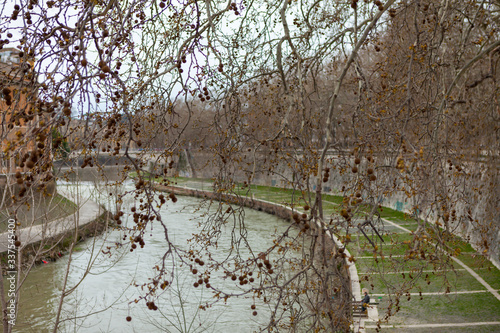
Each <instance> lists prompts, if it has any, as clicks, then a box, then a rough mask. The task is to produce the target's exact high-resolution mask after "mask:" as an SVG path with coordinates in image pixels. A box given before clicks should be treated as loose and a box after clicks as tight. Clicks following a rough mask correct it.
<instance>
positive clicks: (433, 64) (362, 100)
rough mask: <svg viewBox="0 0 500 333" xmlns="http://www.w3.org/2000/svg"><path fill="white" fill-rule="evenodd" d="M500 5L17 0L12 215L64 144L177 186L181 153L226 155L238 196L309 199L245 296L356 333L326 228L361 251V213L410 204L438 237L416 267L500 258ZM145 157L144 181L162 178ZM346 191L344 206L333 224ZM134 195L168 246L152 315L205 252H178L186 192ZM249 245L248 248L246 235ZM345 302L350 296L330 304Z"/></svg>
mask: <svg viewBox="0 0 500 333" xmlns="http://www.w3.org/2000/svg"><path fill="white" fill-rule="evenodd" d="M499 10H500V2H499V1H497V0H482V1H480V0H474V1H458V0H451V1H449V0H442V1H430V0H403V1H398V2H396V1H395V0H387V1H384V2H382V1H368V0H364V1H361V0H351V1H309V0H290V1H289V0H285V1H247V0H244V1H237V2H234V3H233V2H231V1H219V0H205V1H197V0H194V1H193V0H189V1H184V0H176V1H170V0H162V1H156V0H155V1H146V0H131V1H117V0H109V1H99V0H56V1H52V0H51V1H45V0H43V1H42V0H30V1H27V0H26V1H24V0H23V1H17V2H16V4H14V3H12V4H10V3H7V2H4V3H3V4H2V5H0V17H1V19H0V22H1V23H0V36H1V37H0V45H1V46H0V47H2V48H3V49H2V50H0V51H6V50H11V51H9V52H11V53H12V54H13V56H15V57H17V58H16V59H15V60H14V61H11V62H8V61H7V60H5V61H3V60H2V67H1V68H0V70H1V73H0V79H1V89H2V91H1V93H2V100H1V101H0V107H1V109H2V114H1V117H2V125H1V126H2V127H1V131H0V135H1V138H2V154H3V156H4V158H3V161H4V165H3V167H4V169H3V170H4V171H3V172H4V173H7V174H8V173H13V172H15V171H19V172H22V175H21V176H19V177H17V179H20V180H21V181H19V182H17V183H16V184H17V185H16V186H17V187H16V190H13V191H12V193H11V195H9V196H10V199H9V200H7V201H4V202H3V203H4V204H5V205H8V207H9V209H10V210H11V211H12V212H15V211H16V210H17V209H19V207H21V206H22V205H25V204H26V202H28V200H29V199H28V197H29V196H28V195H27V194H26V193H28V192H29V191H31V189H32V188H34V187H36V188H37V191H40V189H41V190H42V191H43V189H44V188H45V187H46V186H47V184H49V182H51V181H53V179H52V178H53V174H52V164H51V163H52V161H53V159H54V157H58V156H59V154H61V152H62V150H60V149H58V148H60V147H62V146H63V145H64V144H65V142H66V144H68V145H69V147H71V149H72V150H73V151H79V152H81V156H82V157H83V158H84V160H83V165H81V166H79V167H82V168H85V167H87V166H89V165H92V164H93V163H96V162H94V159H93V157H94V156H95V155H96V154H98V153H111V154H115V155H118V154H125V156H126V157H131V156H130V154H129V153H130V151H131V150H136V149H142V150H141V152H142V153H143V154H144V155H145V156H150V155H148V154H150V153H151V152H154V153H155V159H156V161H157V163H158V164H159V165H163V166H165V170H162V171H160V172H161V173H163V172H168V169H169V168H168V166H169V165H170V166H172V163H171V161H173V157H175V156H178V155H179V152H183V151H189V153H194V152H197V151H201V152H203V153H205V154H207V153H209V154H210V159H209V162H208V164H210V166H211V167H213V170H217V172H215V173H214V174H213V175H212V177H213V179H214V184H215V185H214V186H215V189H214V190H215V191H216V192H218V193H220V194H221V195H222V194H228V193H233V192H234V191H235V187H237V186H240V185H238V184H242V183H244V184H247V185H249V184H254V183H257V182H258V180H259V179H262V178H263V177H266V176H272V177H274V178H275V179H279V180H281V181H282V184H284V185H285V186H286V187H288V188H293V189H295V190H296V196H297V200H300V205H301V206H300V207H298V206H297V207H295V209H296V210H297V211H298V212H297V214H296V216H295V215H294V219H295V222H297V223H295V224H296V226H297V225H298V228H296V230H297V231H298V235H297V233H292V232H290V234H283V235H278V236H277V238H276V243H275V246H273V247H272V248H270V249H269V250H268V252H266V253H262V254H260V257H259V254H255V256H254V257H253V258H251V259H248V258H246V257H245V258H242V257H240V256H239V255H238V248H237V247H235V248H234V249H233V250H234V251H235V255H236V258H238V260H237V262H236V263H233V266H231V267H232V268H231V271H230V270H229V269H227V270H226V271H225V273H226V274H227V277H228V279H230V278H231V277H233V276H235V277H240V276H241V277H243V280H242V281H245V280H246V279H247V278H248V277H249V275H248V274H249V273H250V272H255V273H254V274H257V272H260V273H259V274H261V275H260V276H261V278H260V283H258V284H253V285H252V286H251V287H248V288H246V289H242V291H241V294H242V295H243V294H249V295H256V297H261V298H263V299H265V300H266V301H269V300H272V301H273V302H275V304H277V305H276V308H275V309H274V311H273V312H272V314H271V316H270V320H269V322H268V325H267V327H263V329H269V330H274V331H284V330H287V329H289V330H291V331H293V330H299V331H306V330H311V331H320V330H324V331H328V332H333V331H336V330H340V331H343V330H346V329H347V328H348V326H349V319H348V316H346V314H347V313H349V312H350V310H349V307H350V301H351V299H350V296H352V295H350V294H349V280H348V278H347V276H346V274H345V269H344V266H343V258H342V253H339V252H337V251H338V249H337V247H336V246H335V245H334V244H333V241H332V240H331V239H330V238H329V237H327V236H326V235H325V230H329V232H330V234H329V235H337V236H338V237H339V238H340V239H341V240H342V242H343V243H344V244H347V243H349V241H350V240H349V237H347V236H346V232H348V231H349V230H350V229H352V228H353V227H356V226H357V223H359V221H360V219H363V220H367V221H373V223H375V221H376V220H377V219H376V217H377V214H378V213H379V211H380V210H379V209H380V207H379V205H380V204H381V201H380V200H381V198H401V200H402V201H407V202H408V203H409V205H410V207H411V210H412V211H411V213H412V214H413V215H414V216H415V219H416V220H417V221H419V223H421V226H420V227H419V228H418V230H417V231H416V232H415V237H414V240H413V241H412V248H411V250H409V252H408V253H407V255H408V258H409V259H412V258H414V257H415V256H417V257H418V256H420V255H421V256H422V258H429V257H428V256H434V257H435V258H437V257H441V256H442V253H441V252H440V251H441V250H442V249H445V250H448V249H449V242H451V241H452V239H453V236H452V234H453V233H458V234H466V233H468V234H472V235H475V236H474V237H475V238H474V242H475V245H477V246H478V247H479V248H480V250H481V251H482V250H484V253H485V255H489V254H490V253H497V255H498V252H499V251H500V250H499V248H498V225H499V224H498V216H499V211H498V201H497V200H498V197H500V193H499V188H500V186H499V182H498V179H499V177H498V174H499V170H498V166H499V165H500V164H499V160H498V159H499V148H500V147H499V126H498V124H499V123H500V122H499V118H500V104H499V100H498V99H499V90H498V89H499V88H498V87H499V84H498V82H497V79H498V78H499V74H498V73H497V66H498V61H499V59H500V57H499V51H500V39H499V29H500V26H499V25H500V19H499ZM9 54H10V53H9ZM186 154H187V153H186ZM131 160H132V162H131V163H132V164H131V166H130V167H129V169H128V170H127V171H136V172H140V171H141V170H144V169H146V168H147V165H146V164H145V162H141V161H140V160H135V159H131ZM5 161H7V162H5ZM23 171H24V172H23ZM328 182H330V183H331V184H333V185H334V186H335V187H336V189H337V190H338V191H340V192H341V195H343V196H344V201H343V204H342V205H341V207H340V208H339V211H338V213H339V214H336V215H331V216H329V215H326V214H325V213H324V211H323V206H324V202H323V199H322V198H323V197H322V194H323V193H322V191H323V189H324V186H323V185H324V183H328ZM165 183H168V181H167V180H165ZM129 195H131V196H136V197H137V198H141V199H143V203H142V204H141V205H140V206H138V207H137V208H136V210H135V208H134V211H127V212H126V213H127V214H131V215H132V216H133V219H134V222H135V227H134V228H131V229H130V230H128V231H127V232H128V233H129V235H130V239H132V241H131V242H130V245H129V246H132V245H135V243H137V244H141V243H142V242H147V239H146V237H144V233H145V231H146V230H148V226H149V225H150V224H152V223H155V224H159V225H161V226H163V227H164V229H163V231H164V233H165V240H166V241H167V243H168V245H169V249H168V251H167V252H166V253H165V255H164V257H163V264H164V265H163V267H161V268H160V269H159V270H158V273H157V276H156V278H155V280H154V281H152V282H151V286H150V288H149V292H147V293H145V294H144V295H143V296H142V299H141V301H143V300H146V301H147V303H146V304H147V306H148V307H150V308H154V307H155V303H154V301H155V297H156V296H155V290H157V289H158V288H163V289H164V288H167V287H168V283H166V282H171V279H172V274H171V272H169V271H168V270H167V268H166V267H167V265H166V263H167V262H168V261H169V260H170V259H171V258H174V257H175V258H177V259H180V260H181V261H184V262H186V263H188V264H191V261H190V260H191V259H195V258H197V259H198V255H199V253H196V252H193V251H182V250H180V249H179V248H177V247H176V245H175V244H173V243H171V242H170V238H169V233H168V229H167V228H166V226H165V225H164V224H163V222H162V220H161V216H160V214H159V210H158V207H161V206H162V205H169V204H173V201H175V196H173V195H171V196H170V197H168V196H167V195H165V196H161V197H160V198H158V197H157V196H154V191H153V189H152V182H148V181H146V180H145V179H143V178H142V176H140V177H139V180H138V181H137V184H136V189H135V191H134V193H131V194H129ZM361 197H362V198H363V199H360V198H361ZM221 199H222V200H223V201H224V200H225V199H224V198H223V197H221ZM117 200H118V203H119V202H120V200H121V199H120V198H118V199H117ZM297 202H299V201H297ZM214 205H217V204H214ZM221 205H222V204H221ZM304 206H307V210H306V209H305V208H304ZM221 207H222V206H220V208H219V209H218V210H217V213H215V215H213V216H211V217H210V219H209V220H208V221H207V224H208V225H209V226H210V228H208V227H207V228H205V229H204V230H205V231H204V232H202V233H201V234H200V235H198V237H199V238H198V244H202V245H203V246H205V247H206V250H207V251H210V248H211V246H212V245H213V242H214V239H215V238H214V237H216V235H217V232H218V230H219V229H220V228H221V226H222V224H223V223H224V221H225V220H226V217H227V216H228V215H232V216H235V217H237V218H239V219H242V218H243V216H242V215H239V212H240V211H239V208H237V207H236V206H235V207H234V209H232V210H231V209H228V210H225V209H222V208H221ZM302 211H304V217H302V215H301V214H302ZM123 213H124V212H121V211H117V212H116V215H115V219H116V220H117V221H119V220H120V218H122V216H123ZM425 220H428V221H430V222H435V223H434V224H433V227H428V225H427V226H426V224H425ZM305 226H307V227H305ZM309 226H311V228H309ZM312 226H321V227H320V228H312ZM235 228H236V227H235ZM238 228H243V229H242V230H244V224H239V226H238ZM294 228H295V227H294ZM312 229H314V230H313V231H311V230H312ZM156 230H159V229H156ZM240 231H241V230H240ZM292 234H293V236H292ZM233 237H234V238H235V239H234V241H235V243H237V244H241V243H240V242H241V240H242V239H244V238H245V237H246V233H245V232H243V231H242V232H235V233H233ZM423 239H426V240H427V241H429V242H433V243H435V244H437V246H436V247H434V248H433V247H430V246H428V242H424V241H422V240H423ZM134 248H135V247H134ZM289 248H298V249H300V251H298V253H299V257H300V258H299V259H297V257H290V256H289V255H288V249H289ZM136 251H140V248H137V249H136ZM374 251H376V250H374ZM275 253H277V257H278V258H279V259H278V260H276V262H274V263H269V262H267V263H265V262H266V261H267V259H266V256H267V255H270V254H273V255H274V254H275ZM198 260H199V259H198ZM443 260H445V259H444V258H443ZM264 266H265V267H264ZM292 266H293V268H294V270H293V271H294V272H296V274H291V275H286V274H285V275H284V274H281V275H280V274H276V273H273V270H274V271H276V272H280V271H281V270H282V269H285V267H288V268H290V267H292ZM206 267H207V272H210V271H216V270H219V269H222V268H221V267H224V263H218V262H213V261H211V262H207V263H206ZM207 274H208V273H207ZM207 276H208V275H207ZM334 290H335V292H336V293H337V292H339V293H340V294H342V291H344V292H345V293H344V294H343V295H344V296H342V297H344V298H342V297H337V298H336V299H335V301H332V297H331V296H332V294H331V293H332V292H333V291H334ZM214 293H215V294H216V295H217V298H216V300H224V299H228V298H229V299H230V298H231V297H233V296H237V295H235V294H231V293H227V292H226V291H225V290H215V289H214ZM143 304H144V302H141V303H139V304H138V305H137V306H143ZM285 304H288V305H285ZM297 309H300V311H299V310H297Z"/></svg>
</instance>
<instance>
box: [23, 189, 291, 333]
mask: <svg viewBox="0 0 500 333" xmlns="http://www.w3.org/2000/svg"><path fill="white" fill-rule="evenodd" d="M58 188H59V189H60V190H61V191H75V189H76V188H77V187H76V186H75V185H74V184H71V183H66V184H59V185H58ZM133 188H134V187H133V185H132V184H131V183H129V184H128V185H125V186H124V187H121V188H119V189H118V191H123V190H132V189H133ZM116 190H117V189H116V188H114V190H113V191H116ZM78 191H80V192H81V193H82V197H86V196H89V195H91V196H93V198H94V200H99V201H100V202H101V203H103V204H104V205H106V206H108V208H109V209H111V210H114V209H113V205H114V204H113V201H112V200H109V199H106V198H110V196H109V192H110V189H109V188H105V187H103V186H97V188H96V186H95V184H93V183H90V182H89V183H80V184H79V185H78ZM200 203H201V200H200V199H196V198H191V197H179V198H178V201H177V202H176V203H175V204H173V203H172V202H170V201H169V203H168V205H166V206H164V207H162V208H161V210H160V212H161V216H162V219H163V221H165V224H166V225H167V227H168V230H169V237H170V239H171V241H172V242H173V243H174V244H176V245H178V246H179V247H180V248H181V249H188V245H187V240H188V239H189V238H191V237H192V234H193V233H195V232H197V230H199V224H200V222H203V221H204V219H206V217H200V214H201V212H202V211H203V210H201V211H198V212H195V211H196V209H197V208H198V207H200ZM132 204H135V202H134V201H133V199H128V200H125V201H124V203H123V206H122V209H123V210H124V211H130V210H129V206H130V205H132ZM244 214H245V226H246V229H247V231H248V242H249V244H250V246H251V248H252V250H253V251H255V252H256V253H258V251H265V250H266V249H267V248H269V247H270V246H272V242H273V239H274V237H273V235H275V234H276V232H280V231H281V232H282V231H283V230H285V229H286V228H288V227H289V223H287V222H286V221H283V220H281V219H279V218H277V217H275V216H272V215H269V214H266V213H263V212H258V211H254V210H250V209H244ZM128 224H129V225H133V221H128ZM230 233H231V228H228V230H223V233H222V237H221V238H220V240H219V242H218V247H217V249H214V252H213V256H214V258H215V259H221V258H225V257H226V256H227V254H228V253H229V248H230V247H231V237H230ZM164 237H165V236H164V234H163V229H162V228H159V227H157V226H154V227H153V229H152V230H149V229H148V232H147V233H146V235H145V236H144V239H145V241H146V246H145V247H144V248H143V249H138V250H136V251H134V252H130V244H129V243H128V244H127V243H126V242H124V241H123V233H122V231H119V230H114V231H111V232H109V233H106V234H104V235H101V236H99V237H95V238H92V239H87V240H86V241H85V242H83V243H80V244H78V248H77V251H76V253H75V254H74V255H73V257H72V261H71V265H70V266H69V274H68V286H70V287H73V286H76V288H75V290H74V291H73V292H72V293H71V294H70V295H69V296H68V297H67V298H66V299H65V303H64V306H63V312H62V318H64V319H65V321H64V322H63V324H62V329H61V330H60V331H61V332H92V333H94V332H141V333H145V332H232V333H233V332H253V331H255V330H257V329H258V328H259V326H261V325H262V324H264V323H266V321H267V320H268V318H269V312H270V306H272V304H266V305H264V304H263V303H260V302H259V300H254V299H252V298H251V296H246V297H240V298H236V297H234V298H230V299H229V300H228V302H227V304H224V302H219V303H216V304H215V305H214V306H213V307H211V308H209V309H208V310H206V311H204V310H200V309H199V306H200V304H204V303H205V302H206V301H210V300H213V293H212V290H211V289H207V288H205V287H204V286H203V287H198V288H194V287H193V283H194V282H195V277H194V276H193V274H192V273H191V272H190V269H189V267H188V266H186V265H180V264H179V263H178V262H173V263H171V267H170V268H171V269H172V272H173V278H172V281H173V282H172V286H171V287H170V288H167V289H166V291H165V292H163V294H161V295H160V297H159V300H158V301H157V302H156V304H157V305H158V308H159V310H158V311H151V310H148V309H147V307H146V306H145V303H144V301H140V302H139V303H138V304H135V303H134V302H133V301H134V300H135V299H137V298H138V297H139V296H140V295H143V294H144V293H141V292H140V288H138V287H135V286H134V284H138V285H140V284H143V283H146V282H148V279H150V278H152V277H153V276H154V271H153V270H152V268H153V267H154V266H155V265H156V264H158V263H159V262H160V258H161V256H162V255H163V254H164V253H165V251H166V249H167V245H166V242H165V238H164ZM116 243H121V244H123V246H121V247H118V248H115V244H116ZM106 246H111V247H113V248H115V249H114V250H113V251H112V252H111V255H107V254H106V255H105V254H103V253H102V251H101V250H102V249H103V248H104V249H106ZM68 257H69V256H68V255H66V256H63V257H62V258H61V259H60V260H58V261H56V262H52V263H49V264H45V265H41V266H38V267H35V268H34V269H33V270H32V271H31V273H30V274H29V275H28V277H27V279H26V282H25V284H24V285H23V288H22V294H21V307H20V309H19V313H18V320H17V325H16V328H15V332H48V331H51V328H52V327H53V322H54V319H55V313H56V309H57V306H58V302H59V297H60V294H61V289H62V285H63V280H64V276H65V275H66V270H67V269H68ZM90 263H91V265H90ZM89 266H91V268H90V269H88V268H89ZM174 268H175V269H174ZM82 277H84V278H83V279H82ZM210 282H211V284H212V286H214V287H216V288H224V289H225V290H229V291H231V290H232V291H234V292H238V291H241V289H240V288H239V285H238V284H236V283H234V282H233V281H231V280H230V279H223V278H222V277H220V276H219V277H217V276H214V277H212V279H211V280H210ZM236 282H237V281H236ZM252 304H256V305H257V310H258V314H257V315H256V316H254V315H253V314H252V312H253V310H251V308H250V306H251V305H252ZM127 316H131V317H132V320H131V321H130V322H128V321H127V320H126V317H127Z"/></svg>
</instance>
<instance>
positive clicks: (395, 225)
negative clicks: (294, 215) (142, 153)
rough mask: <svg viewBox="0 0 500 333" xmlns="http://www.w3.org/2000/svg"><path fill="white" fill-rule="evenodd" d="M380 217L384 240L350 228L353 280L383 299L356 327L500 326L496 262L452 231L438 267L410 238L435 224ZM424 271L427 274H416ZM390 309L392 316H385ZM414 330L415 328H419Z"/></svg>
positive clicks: (392, 214) (200, 183)
mask: <svg viewBox="0 0 500 333" xmlns="http://www.w3.org/2000/svg"><path fill="white" fill-rule="evenodd" d="M173 181H174V182H175V183H176V185H177V186H185V187H190V188H196V189H203V190H210V189H211V187H212V185H213V184H212V183H211V182H210V181H209V180H208V181H207V180H202V179H188V178H176V179H175V180H173ZM235 192H236V193H238V194H239V195H241V196H242V197H247V198H249V197H250V198H259V199H263V198H264V199H265V200H266V201H268V202H274V203H279V204H282V205H287V206H289V207H301V206H303V205H304V204H305V203H304V202H302V201H301V200H297V198H296V197H295V196H293V193H292V192H291V190H289V189H283V188H278V187H266V186H261V185H252V186H251V188H249V187H244V186H243V185H241V184H240V186H237V187H236V188H235ZM242 200H244V199H242ZM341 203H342V197H340V196H334V195H324V206H323V207H324V209H325V216H335V215H338V214H340V207H341ZM380 217H381V219H380V220H379V221H378V222H377V230H378V231H379V232H380V233H381V236H382V238H383V239H384V241H383V242H381V240H380V239H378V238H377V237H376V236H375V237H373V236H374V235H370V234H371V233H370V234H367V235H364V234H363V233H362V232H361V231H360V230H354V231H352V232H351V233H350V236H349V239H350V242H349V244H348V246H347V249H349V250H350V253H351V254H352V256H353V263H355V264H356V267H357V270H356V273H357V274H358V275H359V278H354V275H353V274H351V277H352V280H361V282H360V284H361V287H365V288H368V290H369V291H370V293H372V299H375V300H377V302H378V303H379V305H377V306H376V307H375V306H374V307H373V309H374V310H376V312H375V313H374V315H373V316H372V315H370V313H369V318H368V319H370V321H371V323H370V321H368V320H366V319H360V320H356V324H357V325H355V331H356V332H364V331H365V330H364V329H361V328H362V327H364V328H366V331H367V332H374V331H375V330H376V328H377V323H380V324H384V329H383V330H382V331H387V330H389V328H387V327H388V324H392V325H394V327H402V331H405V329H406V328H404V327H405V326H404V325H417V326H419V327H420V326H422V327H425V325H434V324H436V323H443V322H444V323H448V324H446V325H444V326H443V327H441V328H440V331H442V332H450V333H451V332H455V331H456V324H459V323H462V324H463V325H464V327H466V326H467V325H472V324H474V325H479V324H481V325H483V326H481V327H485V328H486V331H488V329H497V328H498V327H500V324H498V323H500V316H499V315H498V314H499V313H500V301H498V299H497V297H496V295H497V293H498V291H499V289H500V270H498V268H496V267H495V266H494V265H493V263H491V262H490V261H489V260H488V259H487V258H486V257H485V256H484V255H483V254H482V253H478V252H477V251H475V250H474V249H473V248H472V246H471V245H470V244H468V243H467V242H466V241H465V240H463V239H460V238H459V237H457V236H451V235H448V236H449V237H452V239H450V240H449V241H448V246H449V248H448V251H444V252H443V251H442V250H436V253H435V254H434V256H435V257H436V258H437V257H439V258H440V262H441V263H442V265H438V266H435V263H434V262H433V261H432V260H429V259H427V260H421V259H419V258H420V257H415V256H412V253H411V250H412V247H411V244H412V243H411V241H412V240H413V239H414V235H415V234H414V232H415V231H416V230H417V228H418V227H419V226H422V225H424V226H425V227H426V229H427V230H428V232H432V230H434V227H433V226H431V225H430V224H429V223H425V224H424V222H423V221H416V220H415V219H414V218H412V217H411V216H408V215H406V214H404V213H402V212H399V211H395V210H393V209H390V208H387V207H382V209H381V211H380ZM367 236H368V237H367ZM343 237H347V235H346V234H345V233H341V234H340V235H339V238H343ZM429 241H431V240H430V239H429ZM371 242H374V243H375V244H376V245H377V247H378V250H375V249H374V248H373V246H372V244H371ZM429 254H432V250H429ZM353 266H354V264H353ZM465 267H466V268H465ZM420 270H422V272H423V275H421V274H418V272H419V271H420ZM486 285H488V286H486ZM403 289H404V290H408V291H415V292H416V293H413V294H415V295H416V296H413V297H411V298H410V294H408V295H407V296H405V297H403V296H402V295H401V294H396V292H395V290H403ZM455 291H456V292H457V293H455ZM420 293H421V295H422V296H420ZM353 294H354V293H353ZM413 294H412V295H413ZM354 295H355V296H356V294H354ZM396 298H398V299H400V301H398V303H399V307H398V308H397V310H398V311H397V313H394V309H395V305H394V304H396V303H395V299H396ZM388 313H391V315H389V316H387V314H388ZM389 318H390V320H389ZM378 320H380V322H378ZM365 322H366V323H365ZM491 323H495V324H491ZM487 324H488V325H487ZM401 325H403V326H401ZM408 329H409V328H408ZM411 329H412V332H413V331H415V328H411ZM417 330H418V329H417ZM486 331H485V332H486ZM419 332H421V331H419Z"/></svg>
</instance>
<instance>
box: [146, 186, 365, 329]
mask: <svg viewBox="0 0 500 333" xmlns="http://www.w3.org/2000/svg"><path fill="white" fill-rule="evenodd" d="M154 188H155V190H157V191H161V192H168V193H174V194H176V195H184V196H192V197H197V198H202V199H209V200H216V201H222V202H226V203H231V204H235V205H238V206H244V207H248V208H251V209H254V210H258V211H263V212H266V213H268V214H271V215H276V216H278V217H279V218H281V219H283V220H285V221H288V222H290V223H294V224H295V225H296V226H297V227H298V228H301V229H303V230H307V232H308V233H309V234H310V235H311V236H318V235H324V236H326V237H324V238H323V241H324V242H325V244H326V246H327V251H329V252H330V253H331V257H330V258H329V259H331V260H333V261H335V263H334V265H336V266H337V265H338V264H340V265H342V263H343V267H344V269H343V270H342V269H341V270H340V273H341V274H342V278H343V280H347V281H349V286H350V289H349V290H343V291H344V294H343V295H337V296H336V297H337V298H338V299H340V300H344V303H346V304H343V305H341V306H342V307H343V308H344V316H345V318H352V311H351V299H352V296H353V297H354V300H355V301H357V302H359V301H361V287H360V281H359V277H358V272H357V269H356V265H355V263H354V262H353V261H351V260H350V259H349V258H350V257H351V255H350V253H349V251H348V250H347V249H345V248H344V247H343V245H342V243H341V242H340V240H339V239H338V238H337V237H336V236H335V235H333V234H332V233H331V232H330V231H329V230H328V228H327V227H325V226H324V225H321V224H320V222H319V221H318V222H316V223H317V224H315V223H313V222H308V220H307V219H304V218H303V217H302V216H303V214H304V215H307V214H306V212H304V211H300V210H297V209H296V208H293V207H289V206H286V205H282V204H278V203H276V202H270V201H265V200H261V199H256V198H255V197H249V196H237V195H231V194H223V193H218V192H212V191H206V190H200V189H195V188H188V187H180V186H165V185H160V184H154ZM339 248H343V250H342V253H339V251H338V249H339ZM339 260H341V261H340V262H339ZM340 267H342V266H340ZM349 321H350V322H351V320H350V319H349Z"/></svg>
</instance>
